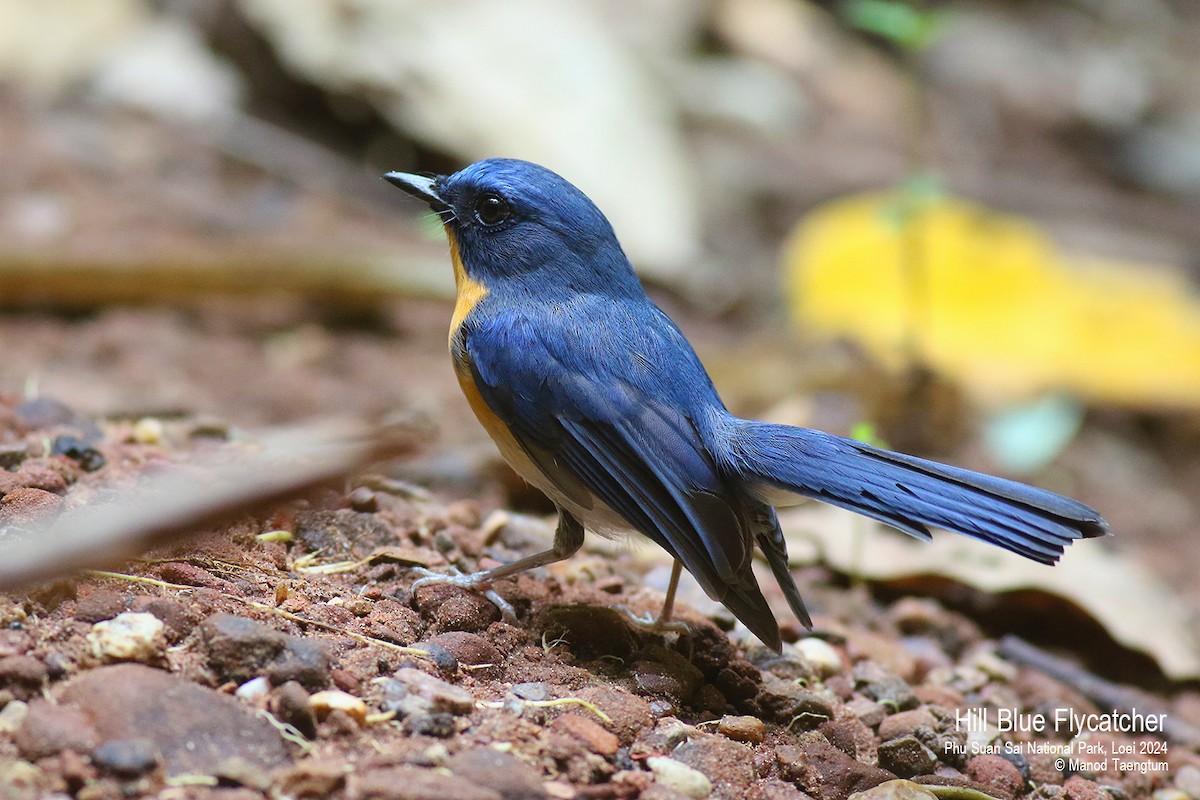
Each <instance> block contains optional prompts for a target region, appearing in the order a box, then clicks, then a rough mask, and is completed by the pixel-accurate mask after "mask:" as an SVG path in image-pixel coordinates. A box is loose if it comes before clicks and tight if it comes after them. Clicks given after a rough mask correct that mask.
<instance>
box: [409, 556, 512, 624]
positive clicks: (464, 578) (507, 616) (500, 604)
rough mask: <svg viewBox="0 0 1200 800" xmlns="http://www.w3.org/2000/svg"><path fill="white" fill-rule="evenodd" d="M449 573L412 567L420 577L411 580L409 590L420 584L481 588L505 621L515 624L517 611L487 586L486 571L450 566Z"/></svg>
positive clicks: (415, 589) (418, 587)
mask: <svg viewBox="0 0 1200 800" xmlns="http://www.w3.org/2000/svg"><path fill="white" fill-rule="evenodd" d="M450 569H451V573H450V574H448V575H447V574H446V573H444V572H434V571H433V570H431V569H427V568H425V567H412V568H411V571H412V572H415V573H417V574H418V575H421V576H422V577H420V578H418V579H417V580H415V581H413V583H412V586H411V587H409V590H410V591H412V592H416V591H417V589H420V588H421V587H422V586H439V585H440V586H458V587H460V588H462V589H482V590H483V591H482V592H481V594H482V595H483V596H484V597H486V598H487V599H488V600H490V601H492V604H493V605H495V606H496V608H498V609H500V616H501V617H502V618H503V619H504V621H505V622H507V623H509V624H515V623H516V622H517V611H516V609H515V608H513V606H512V603H510V602H508V601H507V600H505V599H504V598H503V597H501V596H500V595H499V594H497V592H496V590H495V589H492V588H490V587H489V584H490V583H491V581H490V580H489V578H488V573H487V572H486V571H484V572H466V573H464V572H463V571H462V570H460V569H459V568H458V567H455V566H451V567H450Z"/></svg>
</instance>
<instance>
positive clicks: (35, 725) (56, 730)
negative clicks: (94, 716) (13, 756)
mask: <svg viewBox="0 0 1200 800" xmlns="http://www.w3.org/2000/svg"><path fill="white" fill-rule="evenodd" d="M9 705H12V703H9ZM96 740H97V736H96V729H95V728H94V727H93V726H92V723H91V720H89V719H88V718H87V716H85V715H84V713H83V712H81V711H78V710H76V709H74V708H71V707H69V706H59V705H55V704H53V703H51V702H49V701H47V700H34V701H33V702H31V703H30V704H29V708H28V711H27V713H26V714H25V719H24V720H22V722H21V727H20V728H18V729H17V732H16V735H15V736H13V743H14V744H16V746H17V749H18V750H19V751H20V752H21V755H23V756H25V757H26V758H27V759H29V760H30V761H36V760H37V759H39V758H45V757H46V756H51V755H54V754H55V753H61V752H62V751H63V750H74V751H76V752H78V753H87V752H90V751H91V750H92V748H93V747H95V746H96Z"/></svg>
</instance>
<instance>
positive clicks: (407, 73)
mask: <svg viewBox="0 0 1200 800" xmlns="http://www.w3.org/2000/svg"><path fill="white" fill-rule="evenodd" d="M239 5H240V7H241V8H242V10H243V11H244V13H245V14H246V16H247V17H248V18H249V19H251V20H252V21H253V22H254V23H255V24H256V25H257V26H258V27H259V29H260V30H261V32H262V33H263V35H264V36H265V37H266V38H267V39H268V40H269V41H270V42H271V43H272V44H273V45H274V47H275V48H276V50H277V52H278V53H279V55H280V57H281V59H282V60H283V61H284V62H285V63H287V64H289V65H290V66H291V67H292V68H293V69H295V70H296V71H297V72H298V73H300V74H302V75H303V76H304V77H305V78H306V79H307V80H310V81H312V82H314V83H316V84H318V85H321V86H325V87H327V88H328V89H330V90H332V91H339V92H349V93H352V94H355V95H358V96H361V97H366V98H368V99H370V100H371V101H372V102H374V103H375V105H376V106H377V108H378V109H379V110H380V112H381V113H383V114H384V115H385V116H387V117H388V118H389V119H391V120H393V121H394V122H395V123H396V124H397V125H398V126H400V127H402V128H404V129H405V130H406V131H408V132H410V133H411V134H413V135H415V136H417V137H419V138H421V139H423V140H424V141H426V142H429V143H430V144H431V145H433V146H435V147H437V148H439V149H442V150H445V151H448V152H452V153H456V154H458V155H459V156H461V157H462V158H463V160H464V162H468V161H473V160H476V159H479V158H485V157H492V156H510V157H515V158H525V159H528V160H530V161H535V162H538V163H540V164H543V165H545V166H547V167H549V168H551V169H553V170H555V171H556V172H559V173H560V174H562V175H563V176H564V177H566V178H567V179H568V180H570V181H571V182H572V183H575V184H576V185H578V186H579V187H580V188H581V189H582V190H583V191H584V192H586V193H587V194H588V195H589V196H590V197H591V198H592V199H593V200H594V201H595V202H596V204H597V205H599V206H600V208H601V209H602V210H603V211H604V213H605V214H606V215H607V216H608V217H609V219H610V221H611V222H612V223H613V227H614V228H616V230H617V234H618V236H619V237H620V238H621V241H622V244H623V245H624V246H625V248H626V250H627V251H628V254H629V256H630V257H631V259H632V260H633V261H634V263H635V264H636V265H637V266H638V267H639V268H643V269H644V270H645V271H646V272H648V273H651V274H655V273H656V274H658V275H659V276H662V275H665V274H671V273H675V274H678V273H679V272H681V271H682V270H684V269H686V268H690V267H691V266H692V265H693V264H694V262H695V260H696V256H697V254H698V253H699V251H700V246H699V240H700V234H699V213H698V206H697V203H696V201H695V191H694V187H693V171H692V168H691V166H690V165H689V163H688V160H687V159H688V155H687V152H686V150H685V148H684V145H683V142H682V138H681V136H680V133H679V130H678V128H677V126H676V121H675V116H676V113H677V110H676V107H675V103H674V101H673V99H672V94H671V92H670V91H669V90H668V87H667V86H666V85H665V83H664V82H663V81H661V80H659V79H658V77H657V76H656V74H655V73H654V72H653V70H651V69H650V67H649V65H648V64H647V63H646V61H645V60H644V59H642V58H640V57H639V53H638V52H637V51H636V50H635V48H634V47H632V46H630V45H629V44H627V43H626V42H625V41H624V40H623V39H622V36H621V33H620V31H618V30H617V29H616V27H617V26H616V25H615V24H614V23H612V21H611V19H609V18H608V17H607V16H606V15H604V14H602V13H600V12H599V11H598V9H597V6H596V4H595V3H594V2H589V1H588V0H524V1H523V2H509V3H496V2H491V0H445V1H444V2H438V3H428V2H423V1H422V0H353V2H350V1H349V0H347V1H346V2H341V3H330V2H328V1H327V0H239ZM655 18H656V19H659V18H669V17H664V15H657V16H656V17H655ZM676 38H679V37H676Z"/></svg>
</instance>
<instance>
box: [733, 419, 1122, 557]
mask: <svg viewBox="0 0 1200 800" xmlns="http://www.w3.org/2000/svg"><path fill="white" fill-rule="evenodd" d="M725 444H726V456H727V458H728V464H729V466H730V467H731V468H733V469H734V470H735V471H736V472H737V473H738V474H739V475H740V476H741V477H742V478H743V479H744V480H746V481H747V482H748V483H750V484H751V485H752V486H756V487H757V488H758V489H759V490H760V492H761V494H762V496H763V499H764V500H766V501H767V502H773V504H777V505H784V504H786V503H783V502H780V500H781V499H784V498H782V497H781V496H780V493H781V492H782V493H785V494H798V495H804V496H805V497H811V498H814V499H816V500H821V501H823V502H826V503H830V504H832V505H835V506H841V507H842V508H847V509H849V510H851V511H855V512H858V513H859V514H864V515H866V516H868V517H872V518H874V519H877V520H879V521H880V522H883V523H885V524H887V525H891V526H892V527H894V528H898V529H900V530H902V531H904V532H905V533H907V534H910V535H912V536H915V537H917V538H920V539H929V538H931V537H930V534H929V529H928V528H927V527H926V526H927V525H933V526H937V527H940V528H946V529H947V530H952V531H955V532H957V533H961V534H965V535H967V536H971V537H973V538H976V539H981V540H983V541H985V542H990V543H991V544H994V545H998V546H999V547H1003V548H1004V549H1006V550H1011V551H1012V552H1014V553H1017V554H1019V555H1023V556H1025V557H1027V558H1031V559H1033V560H1034V561H1040V562H1041V563H1043V564H1053V563H1055V562H1056V561H1058V559H1059V557H1060V556H1061V555H1062V554H1063V549H1064V548H1065V547H1066V546H1067V545H1069V544H1070V543H1071V542H1072V541H1074V540H1075V539H1086V538H1091V537H1094V536H1103V535H1105V534H1106V533H1108V524H1107V523H1106V522H1105V521H1104V518H1103V517H1101V516H1100V514H1099V513H1098V512H1097V511H1096V510H1095V509H1093V508H1090V507H1089V506H1086V505H1084V504H1083V503H1079V502H1076V501H1074V500H1071V499H1069V498H1066V497H1063V496H1062V495H1057V494H1054V493H1053V492H1047V491H1045V490H1043V489H1037V488H1034V487H1032V486H1027V485H1025V484H1023V483H1017V482H1015V481H1010V480H1004V479H1003V478H995V477H992V476H990V475H984V474H981V473H978V472H971V471H970V470H965V469H959V468H958V467H951V466H948V465H946V464H939V463H938V462H936V461H929V460H927V459H923V458H915V457H913V456H906V455H904V454H902V453H892V452H889V451H887V450H880V449H878V448H875V447H871V446H870V445H867V444H863V443H862V442H856V441H853V440H851V439H844V438H842V437H840V436H832V435H830V434H827V433H822V432H821V431H815V430H810V429H807V428H793V427H790V426H787V425H772V424H769V423H765V422H755V421H753V420H737V421H736V424H735V425H733V426H731V427H730V428H729V429H728V430H727V437H726V442H725Z"/></svg>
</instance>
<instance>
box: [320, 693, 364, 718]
mask: <svg viewBox="0 0 1200 800" xmlns="http://www.w3.org/2000/svg"><path fill="white" fill-rule="evenodd" d="M308 706H309V708H311V709H312V710H313V713H314V714H316V716H317V719H325V717H327V716H329V715H330V714H331V713H332V712H334V711H342V712H345V713H346V714H347V715H349V716H350V718H351V719H353V720H354V721H355V722H357V723H358V724H359V725H364V724H366V721H367V704H366V703H364V702H363V701H362V698H360V697H355V696H354V695H352V694H346V693H345V692H342V691H339V690H337V689H326V690H324V691H321V692H317V693H316V694H314V695H312V696H311V697H309V698H308Z"/></svg>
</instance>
